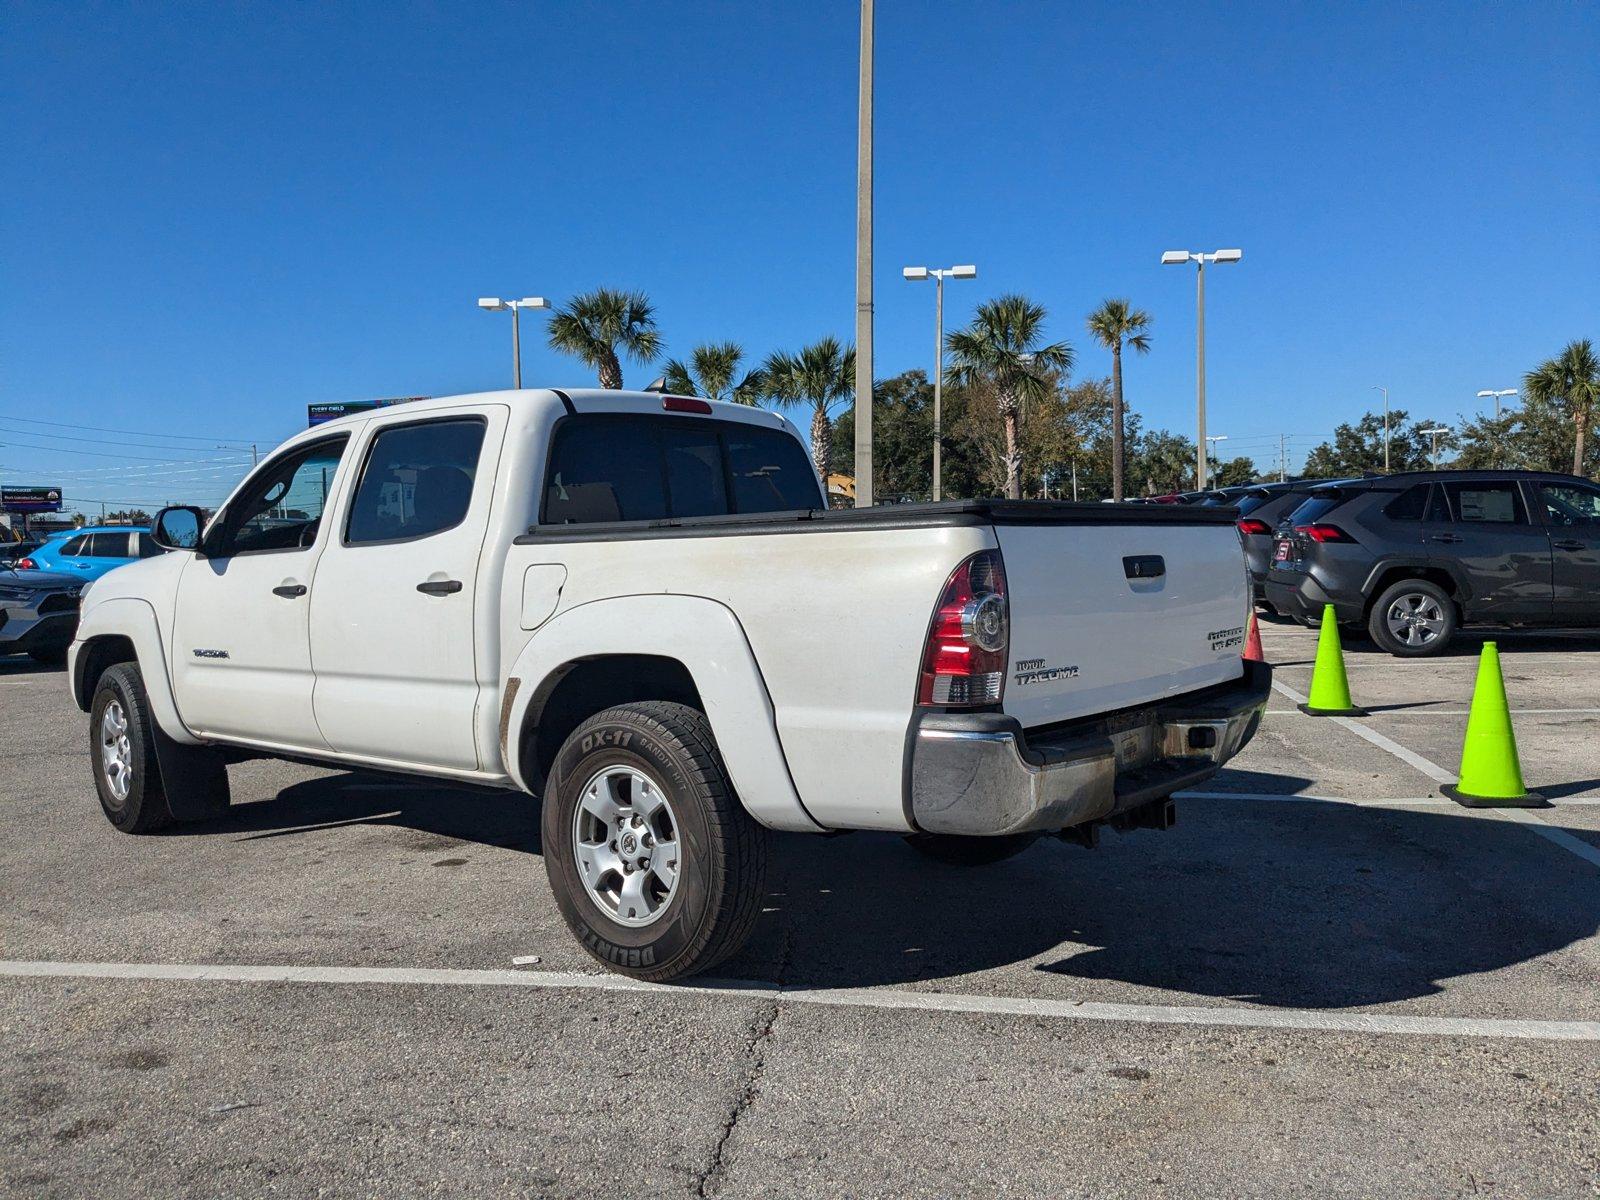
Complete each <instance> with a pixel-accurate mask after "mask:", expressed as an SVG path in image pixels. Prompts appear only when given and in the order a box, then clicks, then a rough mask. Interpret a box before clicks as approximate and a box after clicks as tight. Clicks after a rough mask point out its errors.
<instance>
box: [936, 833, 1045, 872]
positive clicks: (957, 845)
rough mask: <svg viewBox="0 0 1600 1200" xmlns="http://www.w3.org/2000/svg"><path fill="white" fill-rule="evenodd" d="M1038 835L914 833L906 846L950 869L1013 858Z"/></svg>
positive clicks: (1034, 840) (1037, 837)
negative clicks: (967, 835)
mask: <svg viewBox="0 0 1600 1200" xmlns="http://www.w3.org/2000/svg"><path fill="white" fill-rule="evenodd" d="M1038 840H1039V835H1038V834H1037V833H1008V834H1005V835H1004V836H1002V837H962V836H960V835H958V834H952V833H913V834H908V835H907V837H906V845H908V846H910V847H911V848H912V849H914V850H916V851H917V852H918V853H919V854H924V855H926V856H927V857H929V858H931V859H933V860H934V861H936V862H942V863H947V864H949V865H950V866H952V867H987V866H989V865H990V864H991V863H997V862H1004V861H1005V860H1006V859H1008V858H1015V857H1016V856H1017V855H1019V854H1021V853H1022V852H1023V851H1024V850H1026V849H1027V848H1028V847H1029V846H1031V845H1033V844H1034V842H1036V841H1038Z"/></svg>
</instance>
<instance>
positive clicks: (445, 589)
mask: <svg viewBox="0 0 1600 1200" xmlns="http://www.w3.org/2000/svg"><path fill="white" fill-rule="evenodd" d="M460 590H461V580H459V579H428V580H424V581H423V582H422V583H419V584H417V591H419V592H422V593H423V594H424V595H428V596H453V595H455V593H457V592H459V591H460Z"/></svg>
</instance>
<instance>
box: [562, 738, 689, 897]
mask: <svg viewBox="0 0 1600 1200" xmlns="http://www.w3.org/2000/svg"><path fill="white" fill-rule="evenodd" d="M572 850H573V858H574V861H576V863H577V865H578V878H579V879H581V880H582V881H583V888H584V891H586V892H587V893H588V894H589V899H590V900H592V901H593V902H594V903H595V905H596V906H598V907H599V909H600V911H601V912H603V913H605V914H606V916H608V917H610V918H611V919H612V920H613V921H615V922H617V924H619V925H626V926H629V927H631V928H635V929H638V928H643V927H644V926H646V925H653V924H654V923H655V922H656V921H659V920H660V919H661V917H662V914H664V913H665V912H666V911H667V908H668V906H670V905H671V903H672V898H673V896H675V895H676V894H677V890H678V876H679V874H680V873H681V868H682V863H681V861H680V857H679V839H678V820H677V815H676V814H675V813H674V812H673V810H672V804H671V802H670V801H669V800H668V799H667V797H666V793H665V792H664V791H663V790H662V788H661V785H660V784H659V783H657V782H656V781H655V780H654V779H652V778H651V777H650V776H649V775H647V774H646V773H645V772H643V771H641V770H639V769H638V768H636V767H632V766H626V765H616V766H610V767H606V768H604V769H603V770H601V771H599V772H597V773H596V774H595V775H594V776H593V777H591V778H590V780H589V782H588V783H586V784H584V786H583V790H582V791H581V792H580V793H579V794H578V805H577V808H576V809H575V810H574V811H573V817H572Z"/></svg>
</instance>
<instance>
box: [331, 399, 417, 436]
mask: <svg viewBox="0 0 1600 1200" xmlns="http://www.w3.org/2000/svg"><path fill="white" fill-rule="evenodd" d="M426 399H428V397H426V396H389V397H385V398H383V399H380V400H334V401H330V402H329V403H327V404H308V405H306V427H307V428H308V429H309V428H311V427H313V426H316V425H321V424H322V423H323V422H324V421H333V420H336V419H338V418H339V417H348V416H349V415H350V414H351V413H359V412H369V411H371V410H372V409H374V408H388V407H389V406H390V405H391V404H405V403H408V402H409V401H412V400H426Z"/></svg>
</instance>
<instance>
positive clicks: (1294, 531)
mask: <svg viewBox="0 0 1600 1200" xmlns="http://www.w3.org/2000/svg"><path fill="white" fill-rule="evenodd" d="M1265 590H1266V601H1267V603H1268V604H1269V605H1271V606H1272V608H1274V609H1276V610H1277V611H1278V612H1279V613H1282V614H1284V615H1285V616H1290V617H1294V618H1295V619H1297V620H1299V621H1301V622H1303V623H1305V624H1311V623H1313V622H1315V621H1316V620H1318V619H1320V617H1321V615H1322V606H1323V605H1324V604H1332V605H1333V608H1334V613H1335V614H1336V615H1337V617H1338V619H1339V622H1340V624H1341V625H1348V626H1353V627H1358V628H1360V627H1364V628H1365V629H1366V631H1367V633H1368V634H1369V635H1370V636H1371V637H1372V640H1373V641H1375V642H1377V644H1378V645H1379V646H1382V647H1383V648H1384V649H1385V650H1387V651H1389V652H1390V653H1391V654H1397V655H1405V656H1408V657H1416V656H1421V655H1425V654H1437V653H1439V652H1440V651H1441V650H1443V649H1444V648H1445V647H1446V646H1447V645H1448V644H1449V642H1450V639H1451V638H1452V637H1453V636H1454V635H1455V633H1456V630H1458V629H1459V628H1461V627H1462V626H1463V625H1560V626H1584V625H1589V626H1592V625H1600V487H1597V486H1596V485H1595V484H1593V483H1590V482H1589V481H1588V480H1586V479H1579V478H1578V477H1576V476H1573V475H1558V474H1554V473H1548V472H1543V471H1417V472H1411V473H1408V474H1403V475H1390V476H1387V477H1385V478H1380V479H1365V480H1358V481H1354V482H1346V483H1341V484H1337V485H1334V486H1329V487H1319V488H1316V489H1314V490H1313V491H1312V493H1311V495H1310V496H1309V497H1307V498H1306V499H1305V501H1304V502H1303V503H1301V504H1300V505H1299V506H1298V507H1297V508H1296V509H1295V510H1294V511H1293V513H1292V514H1290V516H1289V517H1288V518H1287V519H1286V520H1285V521H1284V522H1283V523H1282V524H1280V525H1279V526H1278V529H1277V531H1276V534H1275V543H1274V546H1273V553H1272V563H1271V567H1270V569H1269V570H1268V572H1267V580H1266V589H1265Z"/></svg>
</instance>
